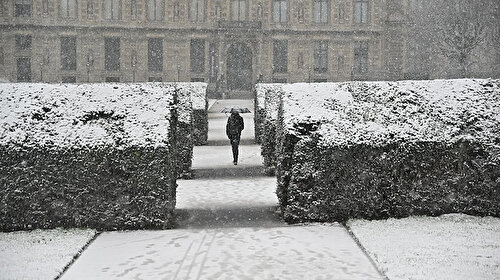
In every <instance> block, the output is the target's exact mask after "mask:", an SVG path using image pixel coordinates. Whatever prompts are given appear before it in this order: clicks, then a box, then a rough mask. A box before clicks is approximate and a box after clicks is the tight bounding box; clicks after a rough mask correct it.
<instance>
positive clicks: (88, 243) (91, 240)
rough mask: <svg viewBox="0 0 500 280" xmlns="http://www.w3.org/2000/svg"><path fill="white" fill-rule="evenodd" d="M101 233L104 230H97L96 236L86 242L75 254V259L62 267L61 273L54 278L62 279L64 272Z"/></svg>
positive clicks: (55, 279)
mask: <svg viewBox="0 0 500 280" xmlns="http://www.w3.org/2000/svg"><path fill="white" fill-rule="evenodd" d="M101 233H102V232H96V234H94V236H93V237H92V238H91V239H90V240H89V241H88V242H87V244H85V245H84V246H83V247H82V248H81V249H80V250H79V251H78V253H77V254H76V255H74V256H73V259H71V261H70V262H69V263H68V264H67V265H66V266H65V267H64V268H63V269H62V271H61V272H60V273H59V275H57V276H56V278H54V280H59V279H61V277H63V275H64V273H66V271H68V269H69V268H70V267H71V266H72V265H73V264H74V263H75V262H76V261H77V260H78V258H79V257H80V256H81V255H82V254H83V252H85V250H87V248H88V247H89V246H90V244H92V243H93V242H94V241H95V240H96V239H97V237H99V235H101Z"/></svg>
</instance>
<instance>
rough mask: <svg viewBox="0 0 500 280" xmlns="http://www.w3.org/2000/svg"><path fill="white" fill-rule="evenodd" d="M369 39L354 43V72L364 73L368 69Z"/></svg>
mask: <svg viewBox="0 0 500 280" xmlns="http://www.w3.org/2000/svg"><path fill="white" fill-rule="evenodd" d="M369 51H370V42H369V41H357V42H355V45H354V64H353V72H354V74H361V75H363V74H366V73H368V71H369V66H370V65H369V63H370V62H369V55H370V54H369Z"/></svg>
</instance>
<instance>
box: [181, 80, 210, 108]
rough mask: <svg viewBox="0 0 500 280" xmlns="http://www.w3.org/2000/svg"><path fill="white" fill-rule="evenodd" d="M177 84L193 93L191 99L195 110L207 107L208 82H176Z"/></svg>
mask: <svg viewBox="0 0 500 280" xmlns="http://www.w3.org/2000/svg"><path fill="white" fill-rule="evenodd" d="M175 84H176V85H177V86H179V87H180V88H182V89H183V90H186V91H187V92H189V93H190V95H191V101H192V104H193V109H194V110H206V109H207V84H206V83H198V82H196V83H175Z"/></svg>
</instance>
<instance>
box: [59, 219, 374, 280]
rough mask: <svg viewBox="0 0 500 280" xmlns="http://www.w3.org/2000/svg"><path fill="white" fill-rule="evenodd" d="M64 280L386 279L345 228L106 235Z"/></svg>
mask: <svg viewBox="0 0 500 280" xmlns="http://www.w3.org/2000/svg"><path fill="white" fill-rule="evenodd" d="M61 279H70V280H77V279H94V280H97V279H106V280H109V279H172V280H173V279H231V280H233V279H285V280H286V279H325V280H327V279H328V280H332V279H351V280H355V279H382V278H381V276H380V275H379V273H378V272H377V270H376V269H375V268H374V267H373V265H372V264H371V262H370V261H369V259H368V258H367V257H366V256H365V255H364V254H363V252H362V251H361V249H360V248H359V247H358V246H357V244H356V243H355V242H354V241H353V239H352V238H351V237H350V236H349V234H348V233H347V232H346V230H345V229H344V227H343V226H341V225H339V224H331V225H305V226H282V227H273V228H252V227H246V228H220V229H199V230H193V229H192V230H166V231H129V232H107V233H103V234H101V235H100V236H99V237H98V238H97V239H96V240H95V241H94V242H93V243H92V244H91V245H90V246H89V248H88V249H87V250H86V251H85V252H84V253H83V254H82V255H81V257H80V258H79V259H78V261H77V262H76V263H75V264H73V266H71V267H70V268H69V270H68V271H67V272H66V273H65V274H64V275H63V277H62V278H61Z"/></svg>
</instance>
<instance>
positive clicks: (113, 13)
mask: <svg viewBox="0 0 500 280" xmlns="http://www.w3.org/2000/svg"><path fill="white" fill-rule="evenodd" d="M121 10H122V1H121V0H104V1H103V16H104V19H109V20H120V19H121V18H122V12H121Z"/></svg>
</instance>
